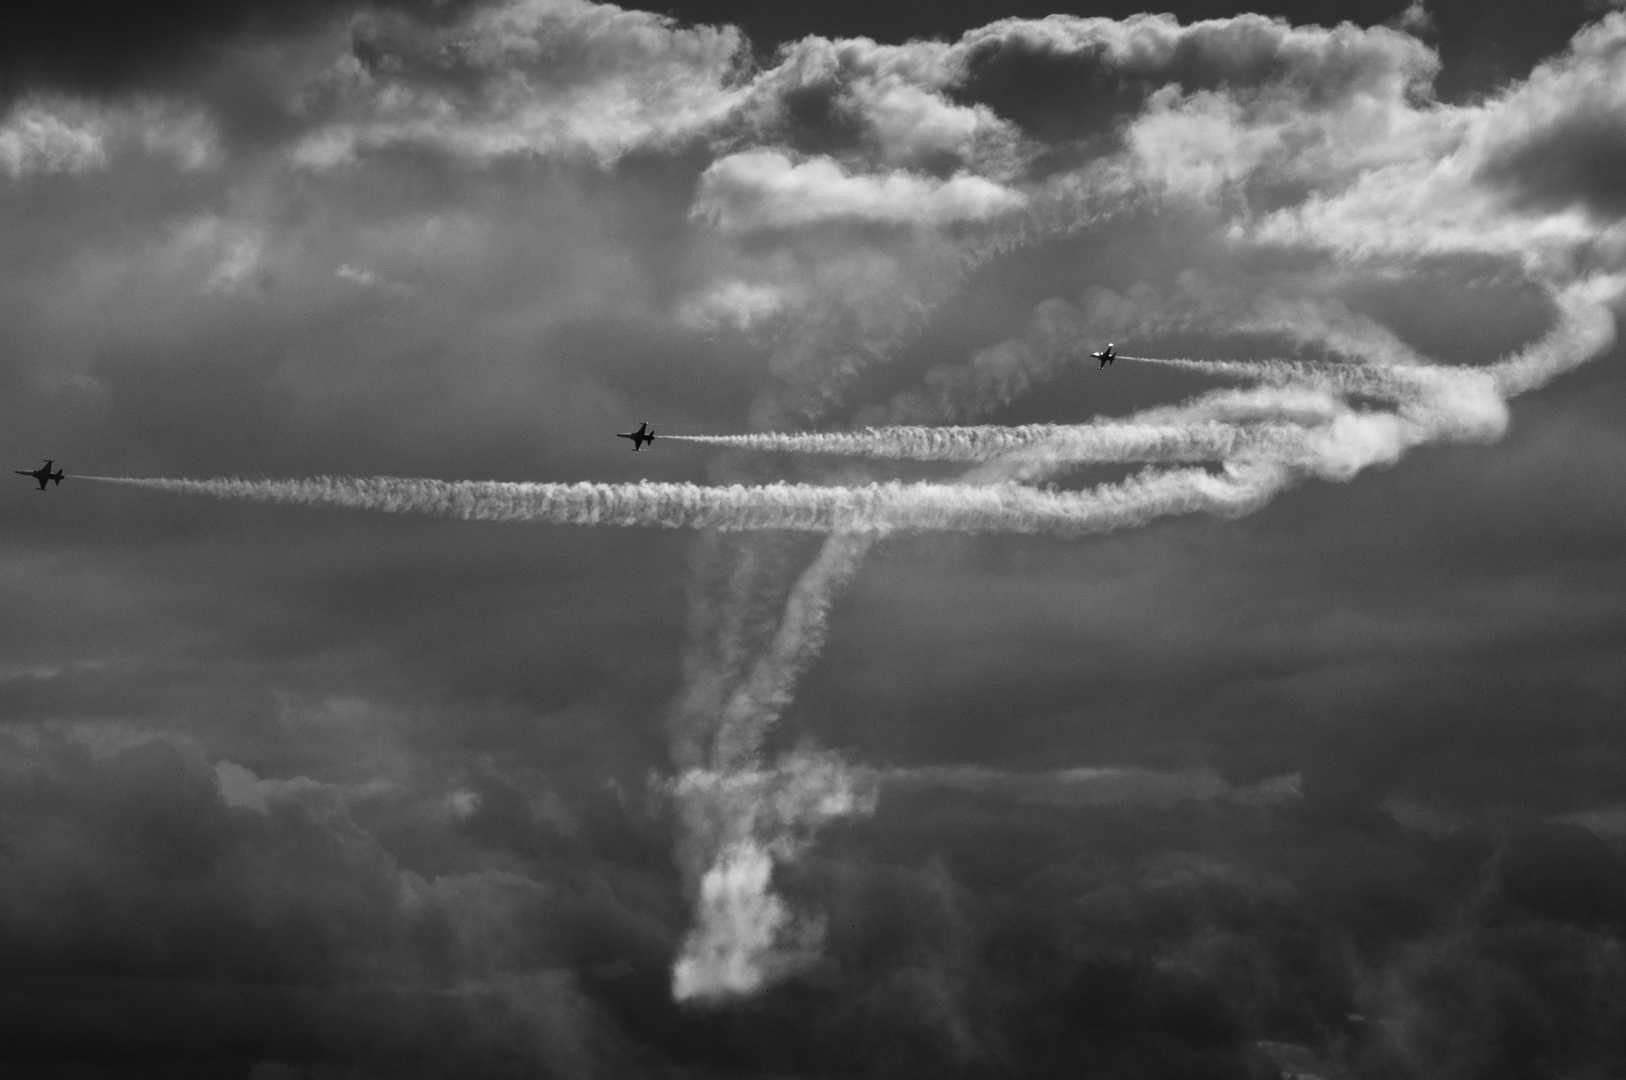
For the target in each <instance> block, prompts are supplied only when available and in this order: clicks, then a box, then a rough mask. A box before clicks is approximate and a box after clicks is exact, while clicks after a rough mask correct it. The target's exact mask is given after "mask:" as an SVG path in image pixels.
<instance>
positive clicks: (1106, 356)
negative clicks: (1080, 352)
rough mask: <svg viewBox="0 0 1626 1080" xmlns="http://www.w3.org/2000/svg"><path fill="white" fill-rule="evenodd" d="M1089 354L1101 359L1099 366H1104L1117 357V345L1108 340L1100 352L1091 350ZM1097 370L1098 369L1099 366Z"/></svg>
mask: <svg viewBox="0 0 1626 1080" xmlns="http://www.w3.org/2000/svg"><path fill="white" fill-rule="evenodd" d="M1090 355H1091V356H1093V357H1095V358H1096V359H1097V360H1099V361H1101V367H1106V366H1107V365H1108V364H1110V363H1112V362H1113V361H1114V360H1116V359H1118V347H1117V346H1116V345H1114V344H1113V343H1112V342H1110V341H1109V342H1107V347H1106V348H1104V349H1102V350H1101V351H1100V352H1092V353H1091V354H1090ZM1097 370H1099V368H1098V369H1097Z"/></svg>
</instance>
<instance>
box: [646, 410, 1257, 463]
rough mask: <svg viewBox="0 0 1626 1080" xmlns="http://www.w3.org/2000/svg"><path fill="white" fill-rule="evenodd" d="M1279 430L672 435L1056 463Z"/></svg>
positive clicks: (1228, 444)
mask: <svg viewBox="0 0 1626 1080" xmlns="http://www.w3.org/2000/svg"><path fill="white" fill-rule="evenodd" d="M1278 434H1280V432H1279V431H1275V430H1267V429H1265V428H1262V427H1255V428H1244V427H1241V426H1238V425H1236V424H1227V423H1222V422H1220V421H1218V420H1196V421H1192V422H1187V423H1167V424H1137V423H1133V422H1121V423H1114V422H1097V423H1090V424H1022V425H1019V426H1015V427H1000V426H998V425H994V424H983V425H975V426H966V427H924V426H918V425H908V426H897V427H880V428H865V429H863V430H860V431H831V432H798V433H776V432H765V433H758V434H750V435H674V436H671V437H672V438H674V439H681V440H683V441H684V442H695V443H705V444H708V445H711V446H725V447H730V448H733V449H739V450H763V451H784V452H787V453H799V454H842V455H847V456H852V457H872V458H896V459H906V460H912V461H988V460H991V459H993V458H997V457H1003V456H1005V455H1008V454H1017V453H1022V452H1025V451H1030V450H1042V451H1043V452H1044V453H1045V454H1046V455H1048V456H1050V457H1053V458H1055V459H1056V460H1065V461H1070V462H1073V463H1076V464H1086V463H1100V464H1113V463H1129V462H1164V463H1191V462H1201V461H1220V460H1223V459H1225V458H1227V457H1232V456H1234V455H1236V454H1237V453H1239V452H1241V451H1242V450H1244V449H1247V448H1248V447H1249V446H1250V445H1252V444H1255V443H1258V442H1266V441H1269V440H1270V439H1271V437H1272V436H1273V435H1278Z"/></svg>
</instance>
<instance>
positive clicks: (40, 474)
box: [11, 459, 62, 491]
mask: <svg viewBox="0 0 1626 1080" xmlns="http://www.w3.org/2000/svg"><path fill="white" fill-rule="evenodd" d="M11 471H12V472H14V473H16V474H17V475H18V476H32V477H33V478H34V479H36V480H38V481H39V482H40V490H41V491H44V490H45V481H47V480H55V481H56V482H57V486H58V487H61V486H62V470H61V469H58V470H57V471H56V472H52V471H51V461H50V460H49V459H47V461H46V462H45V467H44V468H42V469H35V470H34V471H32V472H25V471H24V470H22V469H13V470H11Z"/></svg>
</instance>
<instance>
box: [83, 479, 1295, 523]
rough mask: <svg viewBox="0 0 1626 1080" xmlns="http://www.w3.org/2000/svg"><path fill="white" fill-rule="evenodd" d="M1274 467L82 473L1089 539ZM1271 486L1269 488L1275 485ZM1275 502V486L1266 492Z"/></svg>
mask: <svg viewBox="0 0 1626 1080" xmlns="http://www.w3.org/2000/svg"><path fill="white" fill-rule="evenodd" d="M1275 471H1276V470H1270V469H1265V468H1262V467H1260V466H1257V465H1256V466H1250V467H1243V466H1238V467H1235V468H1228V469H1227V470H1226V471H1225V472H1223V473H1220V474H1211V473H1208V472H1206V471H1204V470H1202V469H1175V470H1169V471H1167V472H1162V473H1155V474H1143V475H1141V476H1138V477H1135V478H1133V479H1131V480H1129V481H1126V482H1125V483H1123V484H1117V485H1103V486H1101V487H1097V488H1094V489H1092V490H1089V491H1083V492H1051V491H1038V490H1035V489H1033V488H1029V487H1024V486H1022V485H1020V484H1011V483H1001V484H990V485H987V486H981V487H972V486H966V485H959V484H902V483H882V484H866V485H862V486H855V487H823V486H818V485H813V484H777V483H776V484H763V485H760V486H754V487H746V486H743V485H732V486H727V487H705V486H701V485H699V484H688V483H680V484H669V483H651V482H648V481H646V482H643V483H637V484H592V483H580V484H528V483H505V482H501V481H494V480H482V481H473V480H463V481H448V480H415V479H402V478H399V477H390V476H376V477H340V476H321V477H314V478H311V479H305V480H242V479H215V480H177V479H166V478H136V477H115V476H87V477H83V478H82V479H86V480H97V481H101V482H103V483H112V484H124V485H127V486H131V487H141V488H148V489H153V490H158V491H169V492H175V493H178V494H188V495H212V496H215V497H216V498H224V499H250V500H255V501H260V502H279V503H295V504H301V505H307V506H341V507H347V508H351V509H361V510H382V511H385V512H389V513H421V514H432V515H437V516H441V517H456V518H462V519H464V520H474V521H534V522H547V523H553V524H560V525H644V526H657V527H662V528H670V529H718V530H723V531H749V530H758V529H781V530H788V531H797V532H812V533H830V532H865V531H870V532H877V531H878V532H885V531H894V530H896V531H903V532H966V533H975V532H1015V533H1053V534H1056V535H1062V536H1082V535H1086V534H1090V533H1099V532H1107V531H1110V530H1113V529H1120V528H1125V527H1129V526H1134V525H1141V524H1144V523H1146V522H1148V521H1151V520H1152V519H1154V518H1157V517H1162V516H1165V515H1168V514H1181V513H1195V512H1200V511H1206V512H1208V513H1214V514H1220V515H1226V516H1232V515H1237V514H1243V513H1246V512H1248V511H1249V510H1251V509H1253V508H1254V507H1255V506H1257V505H1259V504H1260V501H1261V493H1260V490H1259V489H1260V487H1261V477H1262V476H1263V474H1264V473H1265V472H1275ZM1264 486H1267V487H1271V488H1272V489H1273V487H1274V484H1273V483H1272V484H1266V485H1264ZM1263 497H1264V498H1268V494H1266V495H1264V496H1263Z"/></svg>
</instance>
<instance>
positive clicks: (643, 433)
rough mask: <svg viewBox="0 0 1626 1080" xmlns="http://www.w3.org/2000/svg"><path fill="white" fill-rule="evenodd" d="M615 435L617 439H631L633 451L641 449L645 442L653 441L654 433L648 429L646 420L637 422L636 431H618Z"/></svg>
mask: <svg viewBox="0 0 1626 1080" xmlns="http://www.w3.org/2000/svg"><path fill="white" fill-rule="evenodd" d="M615 437H616V438H618V439H631V440H632V449H633V452H634V453H636V452H637V451H639V450H642V449H643V448H644V444H645V443H652V442H654V441H655V433H654V432H653V431H651V430H650V428H649V421H648V420H645V421H644V422H643V423H641V424H639V425H638V430H637V431H618V432H616V433H615Z"/></svg>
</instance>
